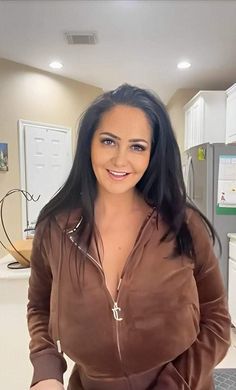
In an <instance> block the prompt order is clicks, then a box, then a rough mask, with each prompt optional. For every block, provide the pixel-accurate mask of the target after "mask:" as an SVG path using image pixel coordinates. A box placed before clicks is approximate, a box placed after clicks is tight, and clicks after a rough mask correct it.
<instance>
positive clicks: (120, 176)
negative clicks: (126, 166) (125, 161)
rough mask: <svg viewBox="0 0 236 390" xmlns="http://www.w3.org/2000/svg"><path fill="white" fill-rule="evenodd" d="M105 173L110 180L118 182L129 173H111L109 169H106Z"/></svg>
mask: <svg viewBox="0 0 236 390" xmlns="http://www.w3.org/2000/svg"><path fill="white" fill-rule="evenodd" d="M107 172H108V173H109V175H110V176H111V177H112V178H114V179H118V180H121V179H124V178H125V177H127V176H128V175H129V174H130V173H129V172H117V171H111V170H110V169H107Z"/></svg>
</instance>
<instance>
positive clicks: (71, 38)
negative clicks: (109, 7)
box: [65, 32, 97, 45]
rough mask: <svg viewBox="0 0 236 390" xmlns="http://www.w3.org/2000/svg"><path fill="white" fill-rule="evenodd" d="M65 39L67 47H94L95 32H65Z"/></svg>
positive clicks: (95, 41) (95, 40)
mask: <svg viewBox="0 0 236 390" xmlns="http://www.w3.org/2000/svg"><path fill="white" fill-rule="evenodd" d="M65 37H66V40H67V42H68V43H69V45H95V44H96V43H97V35H96V33H95V32H66V33H65Z"/></svg>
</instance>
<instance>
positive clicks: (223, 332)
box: [172, 211, 231, 390]
mask: <svg viewBox="0 0 236 390" xmlns="http://www.w3.org/2000/svg"><path fill="white" fill-rule="evenodd" d="M188 228H189V231H190V233H191V236H192V239H193V244H194V248H195V252H196V260H195V262H196V265H195V279H196V284H197V289H198V295H199V304H200V332H199V334H198V337H197V339H196V340H195V342H194V343H193V344H192V346H191V347H190V348H189V349H188V350H187V351H185V352H184V353H183V354H181V355H180V356H178V357H177V358H176V359H175V360H174V361H173V362H172V363H173V365H174V368H176V370H177V372H178V373H179V374H180V375H181V376H182V377H183V379H184V380H185V382H186V383H187V384H188V386H189V388H190V389H193V390H209V389H211V388H212V384H211V383H212V382H211V381H212V371H213V368H214V367H215V366H216V365H217V364H218V363H219V362H220V361H221V360H222V359H223V357H224V356H225V354H226V352H227V350H228V348H229V346H230V325H231V321H230V316H229V313H228V307H227V302H226V293H225V290H224V286H223V282H222V277H221V273H220V270H219V264H218V259H217V258H216V256H215V254H214V250H213V245H212V240H211V238H210V235H209V233H208V230H207V228H206V226H205V223H204V222H203V221H202V219H201V217H200V215H199V214H198V213H197V212H195V211H194V212H192V213H191V215H190V217H189V219H188ZM225 260H226V259H225Z"/></svg>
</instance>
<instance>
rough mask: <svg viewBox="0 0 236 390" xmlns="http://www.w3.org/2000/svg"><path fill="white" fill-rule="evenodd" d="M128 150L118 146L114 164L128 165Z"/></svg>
mask: <svg viewBox="0 0 236 390" xmlns="http://www.w3.org/2000/svg"><path fill="white" fill-rule="evenodd" d="M127 160H128V156H127V150H126V149H125V148H117V149H116V152H115V155H114V156H113V161H112V162H113V164H114V166H116V167H125V166H126V165H127Z"/></svg>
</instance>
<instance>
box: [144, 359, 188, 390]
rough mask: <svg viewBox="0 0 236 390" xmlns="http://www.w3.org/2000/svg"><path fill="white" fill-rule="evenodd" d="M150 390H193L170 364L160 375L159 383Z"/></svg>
mask: <svg viewBox="0 0 236 390" xmlns="http://www.w3.org/2000/svg"><path fill="white" fill-rule="evenodd" d="M150 390H191V388H190V387H189V385H188V384H187V382H185V380H184V378H183V377H182V376H181V375H180V373H179V372H178V371H177V370H176V368H175V366H174V365H173V363H171V362H169V363H167V365H166V366H165V367H164V368H163V370H162V371H161V373H160V374H159V375H158V378H157V382H156V384H155V385H154V387H152V388H151V389H150Z"/></svg>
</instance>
